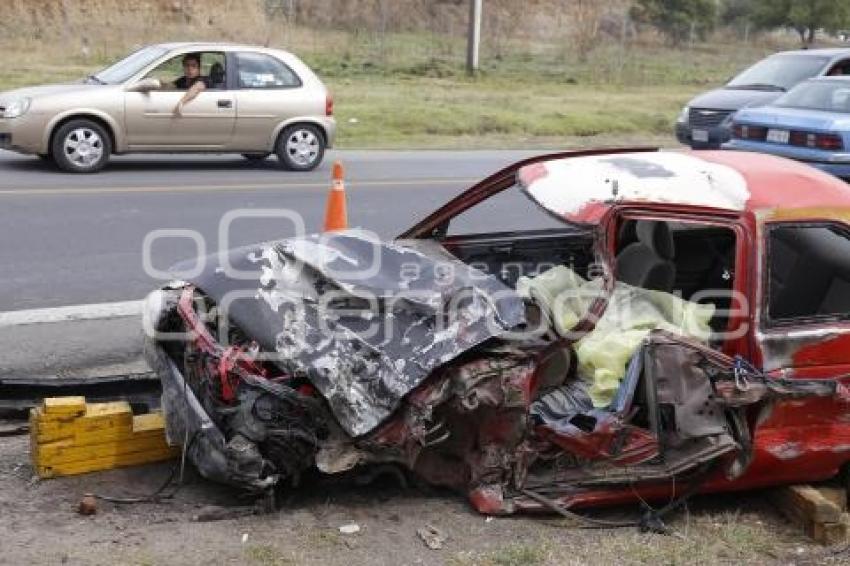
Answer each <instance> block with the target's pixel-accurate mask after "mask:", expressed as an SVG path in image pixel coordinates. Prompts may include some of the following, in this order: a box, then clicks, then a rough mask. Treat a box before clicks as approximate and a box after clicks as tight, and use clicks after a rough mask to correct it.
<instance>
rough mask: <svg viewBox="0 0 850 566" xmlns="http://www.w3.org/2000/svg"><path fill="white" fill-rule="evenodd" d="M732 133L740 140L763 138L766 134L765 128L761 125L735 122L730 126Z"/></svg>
mask: <svg viewBox="0 0 850 566" xmlns="http://www.w3.org/2000/svg"><path fill="white" fill-rule="evenodd" d="M732 135H734V136H735V137H736V138H740V139H742V140H764V138H765V136H767V128H765V127H762V126H748V125H747V124H735V125H734V126H733V127H732Z"/></svg>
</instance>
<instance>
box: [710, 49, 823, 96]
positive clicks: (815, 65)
mask: <svg viewBox="0 0 850 566" xmlns="http://www.w3.org/2000/svg"><path fill="white" fill-rule="evenodd" d="M828 61H829V59H827V58H826V57H814V56H812V55H774V56H772V57H768V58H767V59H764V60H762V61H759V62H758V63H756V64H755V65H753V66H752V67H750V68H749V69H747V70H746V71H744V72H743V73H741V74H739V75H738V76H737V77H735V78H734V79H732V80H731V81H729V84H727V85H726V87H727V88H756V89H775V90H788V89H789V88H791V87H793V86H794V85H796V84H797V83H799V82H800V81H802V80H805V79H808V78H810V77H813V76H815V75H817V74H818V72H820V70H821V69H822V68H823V67H824V66H825V65H826V64H827V62H828Z"/></svg>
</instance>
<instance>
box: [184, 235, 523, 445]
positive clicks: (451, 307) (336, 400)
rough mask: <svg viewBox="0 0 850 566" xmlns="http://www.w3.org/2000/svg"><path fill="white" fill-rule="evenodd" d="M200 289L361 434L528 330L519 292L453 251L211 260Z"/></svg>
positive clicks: (400, 248)
mask: <svg viewBox="0 0 850 566" xmlns="http://www.w3.org/2000/svg"><path fill="white" fill-rule="evenodd" d="M180 268H181V266H176V267H175V269H180ZM190 281H191V282H192V283H193V284H195V285H196V286H197V287H198V288H200V289H201V290H202V291H203V292H204V293H205V294H206V295H208V296H209V297H211V298H212V299H214V300H215V302H216V304H217V305H218V307H219V309H221V310H223V311H224V313H225V314H226V317H222V318H226V319H228V320H229V321H230V322H231V323H234V324H235V325H236V326H237V327H238V328H239V329H240V330H241V331H243V332H244V333H245V334H246V335H247V336H248V337H249V338H251V339H253V340H254V341H255V342H256V343H257V344H258V345H259V347H260V350H261V351H262V352H264V353H272V359H271V361H273V362H274V363H275V364H277V365H278V366H279V367H280V368H281V369H283V370H284V371H285V372H287V373H289V374H292V375H304V376H306V377H307V378H308V379H309V380H310V382H311V383H312V384H313V385H315V387H317V388H318V389H319V390H320V391H321V393H322V395H323V396H324V397H325V399H327V401H328V403H329V405H330V409H331V411H332V413H333V414H334V416H335V418H336V419H337V421H338V422H339V424H340V425H341V426H342V427H343V429H345V431H346V432H348V433H349V434H350V435H352V436H359V435H362V434H365V433H368V432H369V431H371V430H373V429H374V428H375V427H376V426H377V425H378V424H380V423H381V422H382V421H383V420H384V419H385V418H386V417H388V416H389V415H390V414H391V413H392V412H393V411H394V410H395V408H396V407H397V406H398V404H399V402H400V401H401V399H402V397H404V395H406V394H407V393H408V392H409V391H411V390H412V389H413V388H415V387H416V386H418V385H419V384H420V383H421V382H422V381H423V380H424V379H425V378H426V377H427V376H428V375H429V373H430V372H431V371H432V370H434V369H435V368H437V367H439V366H440V365H442V364H445V363H446V362H448V361H450V360H452V359H454V358H456V357H457V356H458V355H460V354H462V353H463V352H465V351H467V350H469V349H471V348H473V347H475V346H476V345H478V344H480V343H482V342H484V341H486V340H488V339H490V338H493V337H496V336H500V335H503V334H505V333H506V332H507V331H509V330H511V329H513V328H515V327H517V326H518V325H521V324H523V323H524V322H525V311H524V307H523V303H522V299H521V298H520V297H519V296H518V295H517V294H516V293H515V291H513V290H512V289H511V288H509V287H507V286H506V285H504V284H503V283H502V282H501V281H499V280H498V279H496V278H495V277H492V276H490V275H487V274H485V273H483V272H481V271H478V270H476V269H473V268H471V267H470V266H468V265H466V264H464V263H462V262H460V261H458V260H456V259H455V258H454V257H452V256H451V255H449V254H448V253H447V252H446V251H445V250H444V249H443V248H442V247H441V246H439V245H437V244H434V243H433V242H421V241H419V242H413V241H408V242H405V241H396V242H394V243H385V242H378V241H377V240H374V239H372V238H370V237H369V236H367V235H365V234H361V233H358V232H353V231H348V232H337V233H332V234H320V235H313V236H305V237H298V238H291V239H286V240H280V241H274V242H267V243H264V244H259V245H255V246H248V247H243V248H238V249H235V250H231V251H229V252H225V253H224V254H222V255H218V254H216V255H212V256H208V257H207V258H206V259H205V263H204V269H203V271H202V273H201V274H200V275H198V276H197V277H195V278H192V279H190Z"/></svg>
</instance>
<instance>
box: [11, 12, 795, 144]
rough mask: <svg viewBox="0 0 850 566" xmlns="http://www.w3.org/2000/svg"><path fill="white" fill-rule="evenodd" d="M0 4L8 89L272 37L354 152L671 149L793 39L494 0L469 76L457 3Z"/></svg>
mask: <svg viewBox="0 0 850 566" xmlns="http://www.w3.org/2000/svg"><path fill="white" fill-rule="evenodd" d="M701 1H702V0H700V2H701ZM8 2H9V4H10V6H8V7H7V8H5V9H4V10H5V11H4V19H3V21H2V22H0V49H2V51H3V53H4V55H5V57H4V65H3V66H2V68H0V89H2V90H6V89H10V88H14V87H20V86H26V85H31V84H39V83H45V82H58V81H64V80H74V79H78V78H80V77H83V76H85V75H87V74H89V73H91V72H94V71H96V70H97V69H99V68H101V67H102V66H104V65H106V64H107V63H109V62H110V61H112V60H114V59H115V58H117V57H120V56H121V55H123V54H126V53H127V52H128V51H130V50H131V49H133V48H135V47H137V46H139V45H142V44H146V43H152V42H157V41H167V40H193V39H198V40H201V39H204V40H224V41H239V42H250V43H255V44H256V43H259V44H268V45H272V46H278V47H284V48H286V49H289V50H291V51H293V52H295V53H297V54H299V55H300V56H301V57H302V58H304V59H305V60H306V61H307V62H308V63H309V64H310V65H311V66H313V67H314V68H315V69H316V71H317V72H318V73H319V74H320V76H322V77H323V79H324V80H325V82H326V83H327V84H328V86H329V87H330V88H331V90H332V91H333V94H334V97H335V99H336V115H337V118H338V120H339V122H340V126H341V127H340V136H339V146H341V147H348V148H355V147H356V148H379V147H380V148H386V147H391V148H398V147H425V148H427V147H452V148H455V147H456V148H464V147H469V148H476V147H543V146H546V147H564V146H575V145H590V144H593V145H625V144H635V143H658V144H663V145H670V144H674V143H675V141H674V140H673V138H672V136H671V130H672V125H673V122H674V120H675V117H676V115H677V113H678V112H679V110H680V109H681V106H682V104H683V103H685V102H686V101H687V100H688V99H689V98H690V97H692V96H693V95H695V94H697V93H699V92H701V91H703V90H705V89H707V88H710V87H712V86H714V85H719V84H722V83H723V82H724V81H725V80H726V79H728V78H729V77H730V76H731V75H733V74H734V73H735V72H736V71H738V70H740V69H741V68H743V67H745V66H747V65H748V64H750V63H752V62H754V61H756V60H758V59H759V58H761V57H763V56H765V55H767V54H768V53H771V52H773V51H775V50H777V49H780V48H793V47H795V46H796V45H797V44H798V42H799V38H798V36H797V33H796V32H795V31H793V30H789V31H785V32H772V33H757V30H758V27H757V26H752V30H751V29H750V27H747V28H746V29H740V25H739V24H740V21H738V20H736V21H735V25H734V26H725V27H724V26H721V25H720V24H722V18H721V14H719V13H712V14H710V15H709V16H710V17H711V18H713V19H711V21H710V22H709V23H715V22H716V24H717V25H713V24H712V25H708V24H706V22H705V18H706V17H707V16H706V15H705V11H704V10H702V11H700V10H697V11H693V10H692V11H689V12H687V13H686V14H685V16H682V17H684V18H685V20H683V21H685V22H687V21H688V20H687V18H694V21H698V22H701V23H699V25H696V24H694V25H689V26H685V27H684V28H683V27H682V25H681V24H678V27H674V30H673V31H669V30H668V31H665V29H667V28H665V26H669V25H670V24H669V23H665V22H664V21H659V22H655V23H653V21H652V14H653V12H652V10H651V8H652V6H651V5H652V4H653V3H654V2H652V1H640V2H629V1H626V0H600V1H597V2H587V1H584V0H529V1H528V2H513V1H509V0H488V1H487V2H485V14H484V22H483V30H482V47H481V69H480V71H479V73H478V74H477V75H476V76H474V77H470V76H467V74H466V72H465V69H464V58H465V48H466V44H465V33H466V21H467V8H466V6H467V3H466V2H465V1H462V0H431V1H426V0H393V1H388V0H336V1H332V0H311V1H310V2H306V1H303V0H248V1H244V2H242V1H239V2H237V1H235V0H221V1H217V2H214V1H212V0H195V1H173V0H167V1H166V0H151V1H149V2H145V3H133V4H127V3H123V2H119V1H118V0H78V1H70V0H26V1H25V0H8ZM680 2H681V3H682V4H683V5H684V4H691V3H693V2H691V1H689V0H688V1H686V0H680ZM700 2H696V3H697V4H699V3H700ZM674 3H675V2H674ZM703 3H704V2H703ZM709 3H710V4H712V5H714V4H715V3H714V2H709ZM728 3H729V4H741V2H737V3H736V2H731V1H730V2H728ZM756 3H757V2H756ZM688 14H692V15H688ZM665 21H666V20H665ZM677 21H679V20H677Z"/></svg>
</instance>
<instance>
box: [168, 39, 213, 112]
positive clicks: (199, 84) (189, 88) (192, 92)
mask: <svg viewBox="0 0 850 566" xmlns="http://www.w3.org/2000/svg"><path fill="white" fill-rule="evenodd" d="M207 81H208V79H207V78H206V77H203V76H201V54H200V53H187V54H186V55H184V56H183V76H182V77H180V78H178V79H176V80H175V81H174V87H175V88H178V89H181V90H183V89H186V94H184V95H183V97H182V98H181V99H180V100H179V101H178V102H177V105H176V106H175V107H174V115H175V116H178V117H179V116H182V115H183V106H184V105H186V104H188V103H189V102H191V101H192V100H194V99H195V97H197V96H198V95H199V94H200V93H201V92H203V91H204V90H205V89H206V88H207V86H208V85H207Z"/></svg>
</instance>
